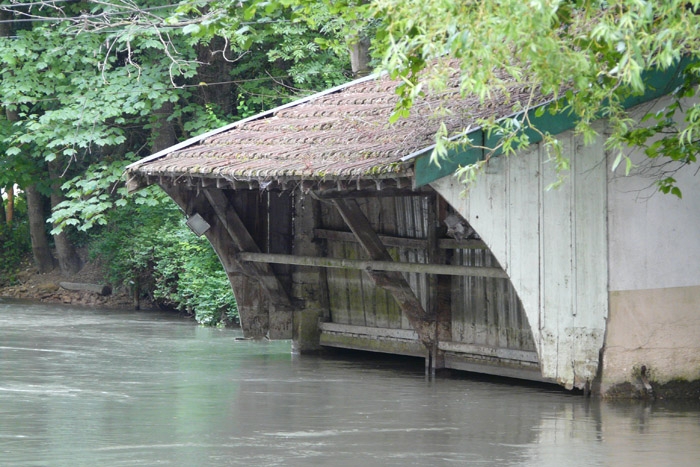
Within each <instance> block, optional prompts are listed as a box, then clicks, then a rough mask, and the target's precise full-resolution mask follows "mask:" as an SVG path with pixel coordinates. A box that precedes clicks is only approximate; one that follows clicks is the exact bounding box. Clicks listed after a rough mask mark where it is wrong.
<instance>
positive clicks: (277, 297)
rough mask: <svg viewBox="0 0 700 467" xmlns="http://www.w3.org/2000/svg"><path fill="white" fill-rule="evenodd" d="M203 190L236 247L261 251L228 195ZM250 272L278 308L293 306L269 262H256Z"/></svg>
mask: <svg viewBox="0 0 700 467" xmlns="http://www.w3.org/2000/svg"><path fill="white" fill-rule="evenodd" d="M203 192H204V196H205V197H206V198H207V200H208V201H209V203H210V204H211V206H212V208H213V210H214V212H215V214H216V216H217V217H218V218H219V220H220V221H221V223H222V224H223V226H224V228H225V229H226V231H227V232H228V234H229V236H230V237H231V240H233V243H234V246H235V249H236V250H238V251H239V252H244V251H245V252H251V253H260V248H259V247H258V245H257V243H255V240H254V239H253V237H252V236H251V235H250V233H249V232H248V229H246V227H245V224H243V221H241V218H240V217H239V216H238V213H236V210H235V209H234V208H233V206H231V203H230V202H229V201H228V198H226V195H224V193H223V192H222V191H221V190H216V189H210V188H205V189H204V190H203ZM249 272H250V273H252V275H253V276H254V277H255V278H257V279H258V280H259V281H260V284H261V285H262V287H263V289H264V290H265V292H266V293H267V294H268V297H269V299H270V301H271V303H272V304H273V305H275V307H276V308H284V309H291V308H292V305H291V302H290V300H289V296H288V295H287V292H286V291H285V290H284V287H283V286H282V284H281V283H280V281H279V279H278V278H277V276H276V275H275V272H274V271H273V270H272V267H270V265H269V264H256V265H255V267H254V268H252V270H249Z"/></svg>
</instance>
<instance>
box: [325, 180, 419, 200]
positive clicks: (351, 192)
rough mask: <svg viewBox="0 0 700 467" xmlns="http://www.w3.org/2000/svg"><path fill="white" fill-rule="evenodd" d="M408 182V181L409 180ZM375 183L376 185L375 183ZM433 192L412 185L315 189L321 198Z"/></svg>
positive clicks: (393, 196)
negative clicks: (404, 186) (401, 186)
mask: <svg viewBox="0 0 700 467" xmlns="http://www.w3.org/2000/svg"><path fill="white" fill-rule="evenodd" d="M407 184H408V182H407ZM373 185H375V184H374V183H373ZM431 194H432V189H431V190H425V189H417V190H414V189H412V188H410V185H409V186H407V187H406V188H396V187H386V188H381V189H377V188H376V186H371V187H370V188H365V187H361V188H359V189H350V188H349V187H348V188H347V189H342V190H341V189H338V188H337V187H333V188H330V189H325V190H324V189H320V190H317V191H314V196H316V197H317V198H319V199H329V200H330V199H337V198H347V197H348V196H352V197H353V198H385V197H386V198H389V197H392V198H395V197H404V196H430V195H431Z"/></svg>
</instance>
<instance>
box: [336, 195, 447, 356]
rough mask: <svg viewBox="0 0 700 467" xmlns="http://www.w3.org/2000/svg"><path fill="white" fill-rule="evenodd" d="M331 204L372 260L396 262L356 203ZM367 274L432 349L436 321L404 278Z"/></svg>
mask: <svg viewBox="0 0 700 467" xmlns="http://www.w3.org/2000/svg"><path fill="white" fill-rule="evenodd" d="M332 202H333V204H334V205H335V207H336V208H337V209H338V212H340V215H341V216H342V217H343V219H344V220H345V223H346V224H347V225H348V227H350V230H352V232H353V233H354V234H355V237H356V238H357V240H358V242H359V243H360V244H361V245H362V248H363V249H364V250H365V251H366V252H367V254H368V255H369V256H370V258H371V259H373V260H378V261H393V258H392V257H391V255H390V254H389V252H388V251H387V249H386V248H385V247H384V244H383V243H382V241H381V240H380V238H379V236H378V235H377V233H376V232H375V231H374V229H373V228H372V225H371V224H370V222H369V220H368V219H367V217H366V216H365V215H364V213H363V212H362V210H361V209H360V206H359V205H358V204H357V201H355V200H353V199H350V200H345V199H340V198H339V199H333V200H332ZM367 273H368V274H369V276H370V277H371V278H372V280H373V281H374V283H375V284H376V285H377V286H378V287H381V288H383V289H385V290H387V291H388V292H389V293H390V294H391V295H392V296H393V297H394V299H395V300H396V301H397V302H398V304H399V307H400V308H401V311H403V313H404V314H405V316H406V317H407V318H408V321H409V323H411V326H412V327H413V329H414V330H415V331H416V332H417V333H418V336H419V338H420V340H421V342H423V344H424V345H425V346H426V347H427V348H428V349H432V348H433V344H434V343H435V332H436V331H435V330H436V326H435V320H434V319H430V317H429V316H428V315H427V313H426V312H425V310H424V309H423V305H422V304H421V302H420V300H418V297H416V294H415V293H414V292H413V290H412V289H411V286H410V285H409V284H408V282H407V281H406V279H405V278H404V276H403V275H402V274H401V273H400V272H393V271H367Z"/></svg>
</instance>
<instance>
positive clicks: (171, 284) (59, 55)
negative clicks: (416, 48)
mask: <svg viewBox="0 0 700 467" xmlns="http://www.w3.org/2000/svg"><path fill="white" fill-rule="evenodd" d="M261 5H262V3H259V4H258V6H261ZM0 12H1V13H2V15H3V16H2V18H0V25H8V24H11V26H12V28H7V27H6V28H5V29H3V30H2V31H0V33H2V34H0V36H2V37H0V65H1V67H0V82H1V83H2V86H0V99H1V102H2V105H3V107H4V108H5V110H6V116H3V117H0V132H1V134H0V136H1V138H0V150H1V153H0V167H1V168H2V169H5V170H4V171H0V185H3V184H5V185H7V184H11V183H15V182H16V183H19V184H20V186H21V187H22V188H24V190H25V191H24V196H25V197H26V199H28V200H29V199H31V203H30V204H31V205H32V206H34V207H35V208H36V209H30V212H31V213H32V219H33V221H32V222H30V225H31V227H32V238H34V237H35V236H36V238H37V239H38V240H42V237H41V236H42V235H45V233H46V231H47V229H46V223H45V219H46V216H45V215H44V214H43V213H42V211H41V210H40V208H44V207H46V205H47V201H46V200H47V199H48V197H51V206H52V211H53V212H52V215H51V217H50V218H49V221H50V222H51V223H52V224H53V230H52V231H51V233H52V235H53V246H54V247H55V249H56V251H57V256H58V259H59V263H61V265H62V268H64V264H65V261H62V259H69V258H71V257H72V258H75V257H76V255H75V253H66V254H61V253H60V251H59V250H60V249H61V247H60V246H59V245H61V242H62V240H66V239H67V238H66V235H65V234H66V233H69V234H70V235H69V236H68V238H71V237H75V235H76V233H75V232H76V231H78V232H87V233H89V237H88V239H89V241H90V242H91V243H92V245H93V246H92V247H91V249H92V250H93V252H94V251H97V250H99V251H100V252H101V253H100V254H97V253H95V254H96V255H97V256H100V257H102V258H103V259H108V264H109V267H110V268H111V269H113V270H114V271H122V272H121V273H118V274H117V273H114V274H112V278H113V280H114V281H116V282H115V284H114V285H120V284H129V283H130V282H136V283H138V284H141V285H140V287H141V290H142V291H143V293H145V294H147V295H150V296H151V297H153V298H155V299H157V300H159V301H160V302H161V303H164V304H166V305H167V304H168V303H170V304H172V306H174V307H176V308H179V309H187V310H191V311H193V312H194V313H196V314H197V316H198V319H199V320H200V321H202V322H207V323H210V324H215V323H216V322H217V321H218V320H219V319H221V317H222V316H224V317H225V316H227V315H229V314H230V313H234V314H235V301H233V304H234V305H233V306H234V308H233V309H231V308H230V307H229V306H228V305H224V304H222V303H220V302H217V297H222V299H223V300H224V301H226V300H228V299H229V298H230V300H231V301H232V300H233V299H232V296H231V297H228V296H226V294H221V293H220V292H221V290H228V289H229V287H228V281H227V279H226V275H225V273H224V272H223V271H221V270H220V269H221V268H220V265H218V260H217V259H216V257H215V255H213V252H211V251H210V249H208V250H207V249H206V248H203V247H202V245H201V240H196V241H195V240H192V239H191V238H189V239H188V236H190V237H191V234H190V233H189V232H188V231H185V232H184V233H183V232H182V226H176V227H173V226H172V223H170V222H169V221H168V219H170V217H172V212H173V211H172V209H170V210H167V209H166V210H165V211H163V210H162V209H159V208H158V206H159V205H161V204H163V202H164V201H163V199H164V197H163V196H162V194H160V195H156V194H154V192H153V191H152V190H151V191H149V192H145V193H139V194H138V195H137V196H135V197H130V198H127V197H125V190H124V186H123V180H122V179H121V174H122V173H123V168H124V166H125V165H126V164H128V163H129V162H132V161H134V160H136V159H139V158H141V157H144V156H147V155H148V154H149V153H154V152H157V151H159V150H161V149H164V148H167V147H169V146H170V145H172V144H174V143H175V142H176V141H178V140H182V139H185V138H188V137H190V136H193V135H195V134H199V133H202V132H204V131H206V130H209V129H212V128H216V127H219V126H222V125H223V124H225V123H228V122H230V121H234V120H236V119H238V118H242V117H245V116H248V115H250V114H252V113H255V112H259V111H261V110H264V109H267V108H270V107H274V106H276V105H279V104H281V103H284V102H286V101H288V100H291V99H294V98H295V97H296V96H299V95H303V94H306V93H309V92H313V91H316V90H319V89H323V88H326V87H328V86H334V85H337V84H340V83H342V82H344V81H346V80H348V79H349V76H350V73H349V70H348V68H349V67H348V66H347V65H348V64H349V60H348V56H347V54H343V55H342V56H338V55H336V54H335V53H334V50H333V49H332V48H331V47H329V46H328V44H332V43H336V42H338V39H337V35H338V34H339V32H338V31H340V29H338V27H337V26H336V25H333V24H331V22H330V21H326V19H330V15H331V13H329V12H328V11H326V10H324V11H323V12H321V13H317V14H314V17H315V18H317V19H318V22H317V23H315V24H314V23H313V22H308V21H297V20H296V19H295V16H294V8H292V7H291V6H290V5H286V6H284V8H282V9H279V10H277V9H275V8H273V9H270V10H269V14H268V12H266V11H265V8H262V7H261V8H260V9H259V10H257V11H252V10H250V9H248V8H243V6H242V4H240V3H234V2H228V3H226V2H222V3H217V2H205V3H197V2H195V3H191V2H183V3H182V4H177V5H171V4H169V3H167V2H163V1H160V0H153V1H150V0H149V1H137V2H130V1H121V0H109V1H106V2H103V1H99V2H98V1H91V0H88V1H83V2H65V3H64V2H51V3H46V2H35V3H32V2H27V3H21V4H20V3H11V2H0ZM234 26H236V28H235V29H231V28H232V27H234ZM10 186H11V185H10ZM177 215H178V216H179V213H178V214H177ZM139 216H146V218H143V217H139ZM151 217H153V218H151ZM151 224H153V225H155V226H164V225H168V226H170V227H172V229H171V230H172V231H171V232H165V231H162V232H158V233H157V234H154V231H153V229H149V228H148V226H152V225H151ZM115 232H117V234H114V233H115ZM144 232H145V233H144ZM35 234H36V235H35ZM85 235H86V234H83V238H85V237H84V236H85ZM114 235H124V239H123V241H124V242H126V243H119V244H117V242H116V241H114V240H113V239H114ZM154 235H155V236H156V237H157V238H167V239H168V240H171V241H172V243H173V245H177V247H171V246H168V244H167V243H165V244H160V245H158V248H159V249H161V250H162V251H163V252H165V253H164V254H166V253H167V254H166V256H163V257H161V256H158V254H155V253H153V252H154V251H155V249H154V248H146V246H144V245H146V243H144V242H137V243H134V242H133V239H134V238H142V236H143V238H144V239H145V238H151V237H152V236H154ZM13 238H14V237H13ZM108 239H112V243H111V244H112V246H114V247H116V248H121V249H122V250H123V253H124V254H116V252H113V253H114V254H113V255H112V256H109V254H107V253H106V252H110V251H111V250H109V248H101V247H100V245H106V244H109V242H108V241H107V240H108ZM43 240H44V241H43V243H41V242H39V241H37V244H36V247H35V248H34V250H35V257H37V264H39V265H40V266H41V268H42V269H50V268H51V267H52V261H53V258H52V257H51V254H50V252H49V247H50V246H51V245H49V242H48V241H46V238H45V237H44V238H43ZM8 241H11V240H8ZM197 242H199V243H197ZM193 245H194V246H193ZM141 246H144V251H143V252H135V251H134V248H137V249H138V248H140V247H141ZM178 248H180V249H179V250H178ZM178 251H179V255H180V256H178V255H177V252H178ZM38 252H40V253H43V254H42V255H41V256H40V257H41V258H46V261H45V262H43V263H40V262H39V255H37V253H38ZM47 252H48V253H47ZM193 252H195V253H196V254H193ZM139 253H140V254H139ZM149 254H151V255H152V257H151V259H150V260H148V261H143V262H140V263H138V264H137V263H135V262H134V261H135V260H137V259H138V258H144V257H145V256H148V255H149ZM144 255H145V256H144ZM212 258H213V261H212ZM183 262H184V263H183ZM183 264H184V265H183ZM176 265H179V266H176ZM213 265H218V266H217V267H218V269H219V270H218V271H215V270H214V269H215V268H214V266H213ZM4 266H6V265H4ZM200 273H201V276H197V274H200ZM188 274H190V275H189V276H188ZM192 274H195V276H192ZM149 275H150V277H151V279H152V280H147V279H146V276H149ZM203 277H206V278H207V279H206V280H204V281H203V280H202V278H203ZM180 278H182V279H180ZM195 289H197V290H195ZM215 291H218V292H215ZM217 303H218V304H217ZM232 310H233V311H232ZM201 313H205V314H203V315H200V314H201ZM231 316H233V315H232V314H231V315H230V316H229V318H230V317H231Z"/></svg>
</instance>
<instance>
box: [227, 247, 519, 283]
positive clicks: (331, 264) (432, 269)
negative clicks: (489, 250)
mask: <svg viewBox="0 0 700 467" xmlns="http://www.w3.org/2000/svg"><path fill="white" fill-rule="evenodd" d="M236 258H237V259H239V260H241V261H250V262H256V263H279V264H293V265H297V266H318V267H327V268H338V269H361V270H366V271H370V272H379V271H387V272H413V273H420V274H442V275H446V276H470V277H497V278H507V277H508V276H507V275H506V273H505V272H503V270H502V269H500V268H495V267H482V266H453V265H450V264H424V263H397V262H395V261H373V260H362V259H359V260H353V259H343V258H326V257H320V256H297V255H282V254H274V253H254V252H241V253H238V254H237V255H236Z"/></svg>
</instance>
